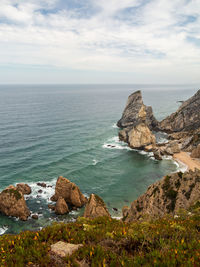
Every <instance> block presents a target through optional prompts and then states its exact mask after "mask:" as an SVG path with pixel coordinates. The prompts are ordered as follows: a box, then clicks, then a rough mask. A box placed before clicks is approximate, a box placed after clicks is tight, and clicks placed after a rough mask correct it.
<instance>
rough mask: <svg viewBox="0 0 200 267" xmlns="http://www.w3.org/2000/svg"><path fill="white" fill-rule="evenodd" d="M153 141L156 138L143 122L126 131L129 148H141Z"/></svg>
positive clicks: (154, 141)
mask: <svg viewBox="0 0 200 267" xmlns="http://www.w3.org/2000/svg"><path fill="white" fill-rule="evenodd" d="M155 143H156V138H155V136H154V135H153V134H152V132H151V131H150V130H149V128H148V126H147V125H146V124H145V123H140V124H138V125H137V126H134V127H133V128H132V130H130V131H129V133H128V144H129V146H130V147H131V148H138V149H141V148H144V147H145V146H147V145H152V144H153V145H154V144H155Z"/></svg>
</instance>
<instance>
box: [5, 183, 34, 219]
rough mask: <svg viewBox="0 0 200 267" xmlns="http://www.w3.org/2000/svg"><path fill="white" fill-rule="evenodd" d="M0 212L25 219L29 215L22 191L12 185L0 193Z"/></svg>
mask: <svg viewBox="0 0 200 267" xmlns="http://www.w3.org/2000/svg"><path fill="white" fill-rule="evenodd" d="M0 212H2V213H3V214H5V215H7V216H12V217H17V218H19V219H20V220H23V221H26V220H27V219H28V216H29V215H30V211H29V209H28V207H27V205H26V201H25V199H24V195H23V193H22V192H21V191H19V190H18V189H17V188H16V187H14V186H13V185H10V186H8V187H7V188H6V189H5V190H3V191H2V192H1V193H0Z"/></svg>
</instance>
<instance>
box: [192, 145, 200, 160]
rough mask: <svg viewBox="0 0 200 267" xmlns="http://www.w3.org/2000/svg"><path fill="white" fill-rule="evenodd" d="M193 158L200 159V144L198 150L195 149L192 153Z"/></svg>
mask: <svg viewBox="0 0 200 267" xmlns="http://www.w3.org/2000/svg"><path fill="white" fill-rule="evenodd" d="M191 157H192V158H200V144H199V145H198V146H197V148H194V149H193V150H192V153H191Z"/></svg>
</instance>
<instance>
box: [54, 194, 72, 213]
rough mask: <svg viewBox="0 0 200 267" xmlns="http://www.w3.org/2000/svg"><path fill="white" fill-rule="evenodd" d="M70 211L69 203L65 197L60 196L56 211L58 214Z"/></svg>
mask: <svg viewBox="0 0 200 267" xmlns="http://www.w3.org/2000/svg"><path fill="white" fill-rule="evenodd" d="M68 212H69V209H68V206H67V203H66V202H65V200H64V198H62V197H59V198H58V200H57V202H56V206H55V213H56V214H58V215H63V214H66V213H68Z"/></svg>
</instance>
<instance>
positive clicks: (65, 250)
mask: <svg viewBox="0 0 200 267" xmlns="http://www.w3.org/2000/svg"><path fill="white" fill-rule="evenodd" d="M81 247H83V245H82V244H71V243H65V242H63V241H59V242H57V243H55V244H53V245H51V252H52V253H54V254H56V255H58V256H59V257H67V256H71V255H72V254H73V253H74V252H75V251H77V250H78V249H79V248H81ZM62 266H63V265H62Z"/></svg>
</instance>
